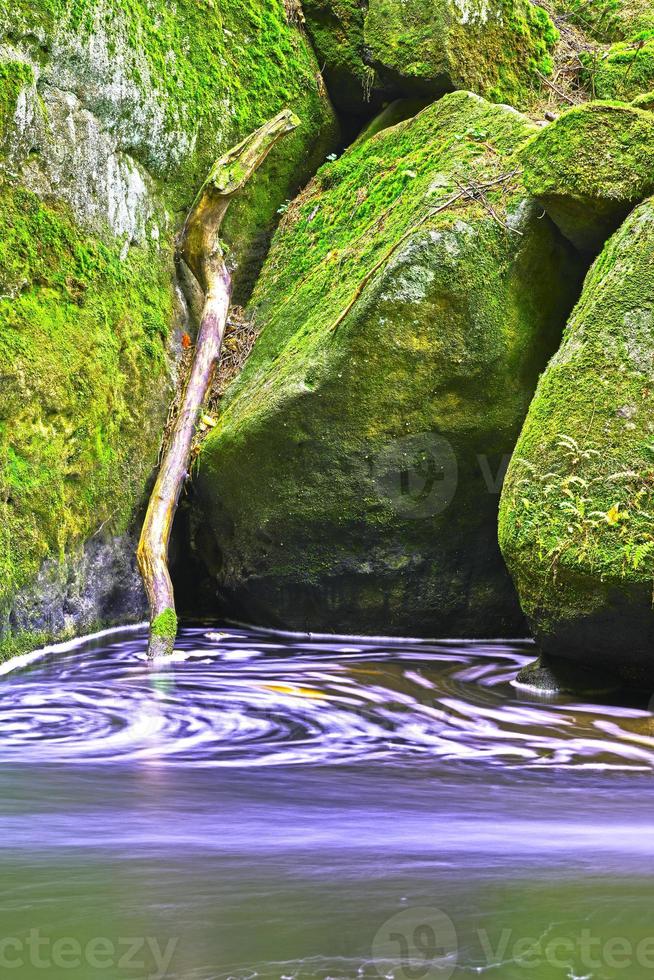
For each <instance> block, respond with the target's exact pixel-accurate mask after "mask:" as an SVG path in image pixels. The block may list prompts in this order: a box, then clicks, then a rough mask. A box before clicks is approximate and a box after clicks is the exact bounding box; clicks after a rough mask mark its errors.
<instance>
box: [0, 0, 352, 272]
mask: <svg viewBox="0 0 654 980" xmlns="http://www.w3.org/2000/svg"><path fill="white" fill-rule="evenodd" d="M41 32H42V33H43V36H44V37H45V38H46V40H45V41H43V42H39V43H38V44H37V42H36V38H37V37H38V36H40V34H41ZM3 36H4V37H5V38H6V39H8V40H11V41H12V42H14V43H17V44H18V45H19V47H20V48H21V49H23V50H24V51H25V52H26V55H27V56H29V57H31V58H32V59H33V60H34V63H35V64H36V65H39V64H41V63H44V69H45V77H46V78H49V77H50V73H52V74H53V75H54V76H56V78H53V81H56V83H57V84H59V85H64V86H65V87H66V88H70V89H72V90H73V91H74V92H75V93H76V94H77V95H78V97H79V98H80V100H81V102H82V104H83V105H84V106H85V108H88V109H89V110H90V111H91V112H92V113H94V115H95V116H96V117H97V118H98V119H99V121H100V123H101V124H102V125H103V126H104V127H105V128H106V129H107V130H109V131H111V132H113V133H115V135H116V137H117V140H118V143H119V145H120V146H121V148H123V149H124V150H125V151H126V152H128V153H129V154H130V155H131V156H132V157H134V158H135V159H136V160H138V161H139V162H140V163H142V164H143V165H144V166H145V167H146V168H147V170H148V171H149V173H150V174H152V175H153V176H154V177H156V178H158V179H159V181H160V185H159V186H160V190H161V193H162V195H163V198H164V203H165V205H166V206H167V207H168V208H170V210H171V211H173V212H175V213H176V214H177V215H178V220H179V215H183V214H184V213H185V212H186V210H187V209H188V207H189V206H190V204H191V203H192V201H193V198H194V196H195V193H196V191H197V189H198V187H199V186H200V184H201V183H202V182H203V181H204V179H205V178H206V176H207V174H208V172H209V169H210V168H211V166H212V164H213V163H214V161H215V159H216V158H217V157H218V156H219V155H220V154H221V153H222V152H224V151H225V150H227V149H228V148H229V147H230V146H232V145H233V144H235V143H236V142H238V140H239V139H241V138H242V137H243V136H245V135H247V133H249V132H251V131H253V130H255V129H257V128H258V127H259V126H260V125H261V124H262V123H263V122H265V121H266V120H267V119H269V118H270V117H271V116H273V115H275V114H276V113H277V112H278V111H279V110H281V109H283V108H287V107H288V108H292V109H293V110H294V111H295V112H296V113H297V114H298V115H299V116H300V118H301V121H302V126H301V128H300V129H299V130H298V131H297V133H295V134H293V135H292V136H290V137H289V139H288V141H287V142H286V144H285V146H284V152H283V154H282V153H279V152H277V153H274V154H273V155H271V158H270V160H269V161H268V162H267V164H266V166H265V167H264V168H263V169H262V171H261V173H260V174H258V175H257V177H256V179H255V180H253V181H252V184H251V186H250V187H249V188H248V190H247V192H246V193H245V194H244V195H243V196H242V197H241V199H240V200H239V201H238V202H237V203H236V204H235V206H234V208H233V210H232V213H230V214H229V215H228V217H227V219H226V221H225V226H224V231H223V234H224V238H225V240H226V241H227V242H228V243H229V244H230V246H231V247H232V250H233V253H234V261H235V262H236V263H238V264H239V273H238V281H239V284H240V285H241V286H242V288H243V289H244V290H245V291H247V289H248V288H249V286H250V285H251V283H252V280H253V278H254V276H255V275H256V272H257V270H258V268H259V265H260V263H261V260H262V257H263V254H264V252H265V249H266V247H267V244H268V241H269V237H270V234H271V233H272V230H273V227H274V225H275V223H276V220H277V213H276V212H277V209H278V208H279V206H280V205H281V204H282V202H283V201H284V200H286V199H287V198H288V197H289V196H290V195H291V194H293V193H294V192H295V191H296V190H297V188H298V187H299V186H301V184H302V183H303V182H304V181H306V180H307V179H308V178H309V177H310V176H311V175H312V174H313V173H314V172H315V170H316V168H317V167H318V166H319V164H320V163H321V162H322V161H323V160H324V158H325V157H326V156H327V154H328V153H329V151H330V150H331V149H332V148H333V146H334V143H335V141H336V139H337V135H338V133H337V125H336V121H335V118H334V115H333V110H332V108H331V105H330V103H329V100H328V98H327V96H326V93H325V91H324V87H323V83H322V79H321V77H320V73H319V69H318V64H317V62H316V59H315V56H314V54H313V52H312V50H311V48H310V45H309V43H308V41H307V39H306V37H305V36H304V35H303V33H302V32H300V31H299V30H298V29H297V28H296V27H294V26H292V25H290V24H289V23H288V22H287V18H286V9H285V6H284V2H283V0H270V2H267V3H265V4H262V3H260V2H259V0H230V2H229V3H227V2H225V0H222V2H214V0H179V2H177V3H176V4H174V5H170V4H166V3H153V2H151V0H121V2H120V3H118V2H117V0H44V2H39V3H34V2H32V0H17V2H16V3H14V2H13V0H12V2H9V0H0V39H1V38H2V37H3ZM55 38H56V45H55V44H54V40H55ZM91 40H93V44H92V45H91ZM117 82H120V83H121V84H120V88H118V86H117Z"/></svg>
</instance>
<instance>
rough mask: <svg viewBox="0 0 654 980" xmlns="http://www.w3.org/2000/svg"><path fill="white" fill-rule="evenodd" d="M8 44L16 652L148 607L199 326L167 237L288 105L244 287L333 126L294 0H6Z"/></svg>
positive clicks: (5, 487)
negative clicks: (152, 484) (170, 405)
mask: <svg viewBox="0 0 654 980" xmlns="http://www.w3.org/2000/svg"><path fill="white" fill-rule="evenodd" d="M0 44H1V46H0V356H1V359H2V369H1V371H0V374H1V375H2V380H1V382H0V656H3V655H6V654H7V653H9V652H12V651H14V650H18V649H21V648H22V647H25V646H33V645H34V644H35V643H37V642H45V641H48V640H50V639H52V638H54V637H61V636H63V635H66V634H67V633H70V632H72V631H78V632H79V631H82V630H88V629H92V628H93V627H95V626H99V625H102V624H103V623H107V622H115V621H116V620H120V619H121V618H125V619H129V618H134V617H135V616H137V615H141V614H142V612H143V609H144V603H143V598H142V594H141V593H140V590H139V587H138V579H137V578H136V575H135V572H134V568H133V561H132V559H131V551H132V550H133V542H131V541H130V540H129V533H130V532H131V531H132V530H133V529H134V527H135V525H136V524H137V522H138V513H139V507H140V506H141V505H142V503H143V501H144V496H145V495H146V492H147V484H148V479H149V476H150V473H151V471H152V469H153V467H154V466H155V465H156V460H157V453H158V448H159V443H160V439H161V433H162V429H163V426H164V424H165V418H166V412H167V401H168V398H169V396H170V394H171V391H172V382H173V380H174V356H175V354H176V353H178V352H179V350H180V337H181V328H183V329H184V330H192V326H191V323H190V320H189V318H188V311H187V310H186V309H185V307H184V304H183V303H181V301H180V298H179V290H178V289H177V288H176V285H177V284H176V280H175V269H174V264H173V254H174V236H175V232H176V230H177V229H178V227H179V224H180V222H181V221H183V219H184V216H185V214H186V211H187V208H188V207H189V204H190V202H191V201H192V200H193V197H194V195H195V193H196V191H197V188H198V185H199V184H200V182H201V181H203V180H204V178H205V177H206V175H207V173H208V170H209V167H210V165H211V164H212V163H213V161H214V160H215V158H216V157H217V156H218V155H219V154H220V153H221V152H223V151H224V150H225V149H227V148H228V147H229V146H230V145H232V144H233V143H235V142H236V141H238V140H239V139H240V138H242V137H243V136H245V135H246V134H247V133H248V132H250V131H251V130H253V129H254V128H256V127H257V126H258V125H260V124H261V123H262V122H263V121H264V120H266V119H267V118H270V117H271V116H272V115H274V114H275V113H276V112H278V111H279V110H280V109H281V108H284V107H285V106H287V105H291V106H292V107H293V108H294V109H295V110H296V111H297V112H298V113H299V114H300V115H301V116H302V124H303V125H302V127H301V129H300V130H298V131H297V132H296V133H295V134H294V135H293V136H291V137H289V139H288V140H287V141H286V142H285V144H284V152H283V153H280V152H277V151H274V152H273V153H272V154H271V155H270V157H269V158H268V160H267V162H266V165H265V167H264V168H263V169H262V171H261V172H260V173H259V174H258V175H257V178H256V180H254V181H253V182H252V184H251V185H250V186H249V187H248V189H247V192H246V193H245V194H244V195H243V199H242V200H239V202H238V203H237V204H236V205H235V206H234V208H233V210H232V212H231V213H230V215H229V217H228V220H227V221H226V222H225V224H224V228H223V236H224V238H225V239H226V241H227V242H228V244H229V245H230V246H231V249H232V260H233V262H234V263H235V265H236V267H237V268H236V273H235V275H236V279H237V284H238V288H239V289H240V290H241V292H242V293H245V292H247V289H248V286H249V284H250V282H251V280H252V275H253V272H254V271H256V269H257V267H258V265H259V264H260V263H261V261H262V258H263V254H264V253H265V250H266V244H267V241H268V240H269V237H270V234H271V232H272V229H273V226H274V224H275V223H276V221H277V220H278V215H277V211H278V209H279V208H280V206H281V205H283V203H284V201H285V200H286V199H288V198H289V197H291V196H292V195H293V194H294V193H295V191H296V190H297V188H298V186H300V185H301V183H302V182H303V181H304V180H306V179H307V178H308V177H309V176H310V174H311V173H313V172H314V170H315V168H316V166H317V165H318V163H319V162H320V161H321V160H322V159H324V157H325V155H326V154H327V153H328V152H329V150H330V149H332V148H333V145H334V140H335V139H336V136H337V125H336V122H335V117H334V114H333V110H332V108H331V105H330V103H329V99H328V97H327V95H326V93H325V90H324V85H323V83H322V79H321V77H320V72H319V68H318V64H317V62H316V60H315V56H314V54H313V52H312V50H311V47H310V45H309V42H308V40H307V38H306V36H305V35H304V33H303V32H302V31H301V30H300V28H299V27H298V26H297V25H292V24H289V23H288V20H287V9H286V6H285V4H284V2H283V0H271V2H269V3H266V4H263V5H262V4H261V3H259V2H258V0H230V2H229V3H226V2H220V3H218V2H216V3H214V2H209V0H206V2H205V0H178V2H177V3H175V4H174V5H170V4H169V3H166V2H163V0H161V2H159V0H147V2H145V0H143V2H141V0H130V2H129V3H123V2H118V0H75V2H74V3H71V2H69V0H47V2H46V0H44V2H40V3H34V2H32V0H17V2H11V3H9V2H8V0H0ZM177 328H179V329H177ZM171 355H172V357H171ZM103 565H104V574H102V566H103Z"/></svg>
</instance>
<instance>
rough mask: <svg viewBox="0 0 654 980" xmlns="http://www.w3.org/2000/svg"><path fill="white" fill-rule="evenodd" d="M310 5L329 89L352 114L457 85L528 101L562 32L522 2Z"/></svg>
mask: <svg viewBox="0 0 654 980" xmlns="http://www.w3.org/2000/svg"><path fill="white" fill-rule="evenodd" d="M305 11H306V15H307V25H308V28H309V31H310V33H311V36H312V37H313V39H314V43H315V44H316V48H317V51H318V56H319V60H320V62H321V63H322V64H325V66H326V74H327V79H328V82H330V83H331V85H332V86H333V88H332V89H330V91H333V94H334V97H335V99H337V101H338V103H339V105H341V106H342V107H343V108H345V109H347V110H349V111H361V108H362V106H363V107H364V108H365V104H366V102H367V103H370V102H371V101H372V102H373V103H374V102H378V101H379V98H380V97H382V96H386V97H393V96H396V97H397V96H403V97H407V96H409V97H415V96H428V97H431V98H433V97H435V96H438V95H442V94H443V93H444V92H450V91H452V90H453V89H470V90H472V91H473V92H477V93H478V94H480V95H483V96H485V97H487V98H489V99H491V100H493V101H495V102H509V103H511V104H512V105H515V106H519V107H521V106H524V105H526V104H527V103H528V102H529V101H531V100H532V99H533V90H534V88H539V87H540V79H539V74H538V73H539V72H540V73H542V74H545V75H547V74H549V73H550V71H551V68H552V61H551V52H552V49H553V47H554V43H555V41H556V39H557V36H558V35H557V31H556V29H555V27H554V25H553V23H552V21H551V20H550V18H549V16H548V15H547V13H546V12H545V11H544V10H543V9H542V8H541V7H538V6H536V5H533V4H531V3H528V2H526V0H500V2H498V3H494V4H488V3H485V2H484V0H438V2H435V0H403V2H402V3H397V2H396V0H367V2H366V3H361V2H359V0H308V2H305Z"/></svg>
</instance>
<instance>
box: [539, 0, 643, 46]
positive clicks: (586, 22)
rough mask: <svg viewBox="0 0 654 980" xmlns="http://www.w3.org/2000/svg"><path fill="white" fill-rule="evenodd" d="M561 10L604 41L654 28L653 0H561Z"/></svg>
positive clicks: (591, 34)
mask: <svg viewBox="0 0 654 980" xmlns="http://www.w3.org/2000/svg"><path fill="white" fill-rule="evenodd" d="M557 8H558V10H559V11H560V12H561V13H562V14H563V15H564V16H566V17H568V18H569V19H570V21H571V22H572V23H573V24H576V25H577V26H578V27H580V28H581V29H582V30H583V31H584V32H585V33H586V34H588V35H589V36H590V37H592V38H594V39H595V40H597V41H601V42H603V43H607V42H611V41H624V40H625V39H626V38H628V37H631V36H633V35H634V34H636V33H637V32H638V31H644V30H651V29H652V28H654V11H653V10H652V5H651V3H650V0H559V2H558V3H557Z"/></svg>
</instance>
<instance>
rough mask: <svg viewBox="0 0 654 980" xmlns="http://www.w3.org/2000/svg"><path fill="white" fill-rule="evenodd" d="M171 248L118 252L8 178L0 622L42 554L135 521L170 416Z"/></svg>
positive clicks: (0, 423) (0, 352) (58, 554)
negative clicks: (165, 420) (163, 426)
mask: <svg viewBox="0 0 654 980" xmlns="http://www.w3.org/2000/svg"><path fill="white" fill-rule="evenodd" d="M169 261H170V260H169V257H168V253H167V252H162V253H158V252H156V251H153V250H145V249H140V248H132V249H130V252H129V254H128V256H127V258H126V259H125V261H122V259H121V255H120V246H119V245H118V244H113V243H112V242H111V240H110V239H108V240H107V242H106V243H104V242H101V241H99V240H98V239H96V238H95V237H92V236H89V235H86V234H85V233H83V232H82V231H80V229H79V228H78V227H77V226H76V225H75V223H74V222H73V220H72V219H71V217H70V215H69V214H68V213H67V211H66V210H65V209H64V208H61V207H56V206H53V205H46V204H45V203H43V202H41V201H39V200H38V199H37V198H36V197H35V195H33V194H31V193H29V192H27V191H25V190H21V189H20V188H16V187H14V186H12V185H11V184H10V183H8V182H4V183H3V184H2V185H1V186H0V270H1V271H0V293H1V294H2V295H1V297H0V322H1V328H0V362H1V363H2V365H3V368H2V384H1V385H0V623H1V622H3V621H4V620H5V617H6V614H7V611H8V608H9V606H10V604H11V600H12V598H13V596H14V595H15V593H16V591H17V590H18V589H20V587H21V586H23V585H25V584H26V583H27V582H28V581H30V579H31V578H32V577H33V576H34V575H35V574H36V572H37V571H38V570H39V568H40V566H41V564H42V562H43V561H44V560H45V559H46V558H48V557H54V558H63V557H64V555H65V554H66V552H67V551H69V550H70V549H72V548H73V547H75V546H76V545H78V544H80V543H81V542H82V541H84V540H85V539H87V538H89V537H91V536H92V535H93V534H95V533H96V532H98V531H99V530H100V529H105V530H106V531H107V532H108V533H114V534H119V533H121V532H124V531H125V530H126V529H127V527H128V526H129V524H130V521H131V519H132V515H133V513H134V507H135V505H136V504H137V503H138V502H139V501H140V499H141V496H142V493H143V487H144V484H145V480H146V479H147V476H148V474H149V472H150V470H151V468H152V466H153V465H154V463H155V461H156V452H157V446H158V442H159V432H160V427H161V423H162V419H163V418H164V416H165V409H166V391H167V383H166V356H165V355H166V343H167V337H168V332H169V329H170V324H171V321H172V288H171V275H170V267H169ZM6 642H7V643H8V642H9V640H8V639H6Z"/></svg>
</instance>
